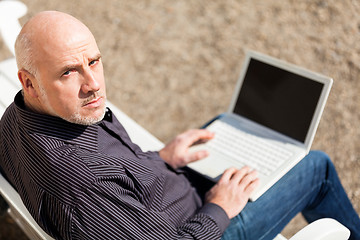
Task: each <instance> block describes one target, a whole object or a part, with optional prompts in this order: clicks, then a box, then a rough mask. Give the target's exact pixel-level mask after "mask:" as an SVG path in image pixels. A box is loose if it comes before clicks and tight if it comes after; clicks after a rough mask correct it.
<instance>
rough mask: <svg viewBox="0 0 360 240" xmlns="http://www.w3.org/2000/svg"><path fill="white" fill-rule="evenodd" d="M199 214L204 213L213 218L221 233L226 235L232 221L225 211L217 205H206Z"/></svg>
mask: <svg viewBox="0 0 360 240" xmlns="http://www.w3.org/2000/svg"><path fill="white" fill-rule="evenodd" d="M199 213H203V214H206V215H209V216H211V217H212V218H213V219H214V220H215V221H216V223H217V225H218V226H219V228H220V231H221V233H224V231H225V229H226V228H227V227H228V226H229V224H230V219H229V217H228V215H227V214H226V212H225V211H224V209H222V208H221V207H220V206H219V205H217V204H215V203H206V204H205V205H204V206H203V207H202V208H201V209H200V210H199Z"/></svg>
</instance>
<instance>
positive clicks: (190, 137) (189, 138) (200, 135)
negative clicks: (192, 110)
mask: <svg viewBox="0 0 360 240" xmlns="http://www.w3.org/2000/svg"><path fill="white" fill-rule="evenodd" d="M214 136H215V134H214V133H213V132H210V131H208V130H206V129H192V130H189V131H188V132H186V137H185V141H186V143H187V145H188V146H191V145H193V144H194V143H196V142H198V141H207V140H210V139H212V138H214Z"/></svg>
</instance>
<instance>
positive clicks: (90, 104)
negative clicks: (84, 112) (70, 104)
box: [83, 96, 104, 108]
mask: <svg viewBox="0 0 360 240" xmlns="http://www.w3.org/2000/svg"><path fill="white" fill-rule="evenodd" d="M103 101H104V98H103V97H102V96H99V97H95V98H93V99H91V100H90V101H86V102H85V103H84V104H83V107H86V108H97V107H99V106H101V105H102V103H103Z"/></svg>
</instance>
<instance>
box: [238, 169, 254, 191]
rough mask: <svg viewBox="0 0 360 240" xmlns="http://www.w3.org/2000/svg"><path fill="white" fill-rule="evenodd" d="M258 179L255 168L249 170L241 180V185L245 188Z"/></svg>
mask: <svg viewBox="0 0 360 240" xmlns="http://www.w3.org/2000/svg"><path fill="white" fill-rule="evenodd" d="M256 179H257V172H256V171H255V170H253V171H251V172H248V173H247V174H245V175H244V177H243V178H242V179H241V180H240V182H239V186H240V187H241V188H243V189H245V188H246V187H247V186H248V185H249V184H250V183H251V182H253V181H255V180H256Z"/></svg>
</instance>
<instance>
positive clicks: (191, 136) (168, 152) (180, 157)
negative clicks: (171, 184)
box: [159, 129, 214, 169]
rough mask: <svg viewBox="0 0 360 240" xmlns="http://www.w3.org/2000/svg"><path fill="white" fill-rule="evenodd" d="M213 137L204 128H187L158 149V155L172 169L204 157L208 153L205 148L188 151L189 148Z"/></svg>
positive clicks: (212, 134)
mask: <svg viewBox="0 0 360 240" xmlns="http://www.w3.org/2000/svg"><path fill="white" fill-rule="evenodd" d="M213 137H214V133H212V132H210V131H208V130H205V129H192V130H188V131H186V132H184V133H182V134H180V135H178V136H177V137H175V138H174V139H173V140H172V141H171V142H169V143H168V144H166V146H165V147H164V148H163V149H161V150H160V151H159V155H160V157H161V158H162V159H164V161H165V162H166V163H168V164H169V165H170V166H171V167H173V168H174V169H177V168H179V167H184V166H186V165H187V164H188V163H191V162H194V161H196V160H199V159H202V158H205V157H207V156H208V155H209V153H208V152H207V151H205V150H203V151H197V152H193V153H190V152H189V148H190V147H191V146H192V145H194V144H196V143H199V142H206V141H208V140H210V139H212V138H213Z"/></svg>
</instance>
